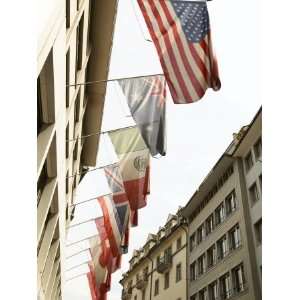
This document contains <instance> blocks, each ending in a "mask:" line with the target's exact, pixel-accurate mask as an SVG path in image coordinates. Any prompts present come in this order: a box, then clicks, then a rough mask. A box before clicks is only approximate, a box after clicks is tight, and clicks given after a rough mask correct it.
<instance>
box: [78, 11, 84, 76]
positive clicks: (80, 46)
mask: <svg viewBox="0 0 300 300" xmlns="http://www.w3.org/2000/svg"><path fill="white" fill-rule="evenodd" d="M83 24H84V14H83V15H82V17H81V19H80V21H79V25H78V27H77V41H76V71H79V70H81V68H82V50H83V48H82V46H83V45H82V44H83Z"/></svg>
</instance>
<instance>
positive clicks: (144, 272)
mask: <svg viewBox="0 0 300 300" xmlns="http://www.w3.org/2000/svg"><path fill="white" fill-rule="evenodd" d="M143 276H144V278H147V276H148V267H146V268H144V270H143Z"/></svg>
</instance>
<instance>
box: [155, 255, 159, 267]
mask: <svg viewBox="0 0 300 300" xmlns="http://www.w3.org/2000/svg"><path fill="white" fill-rule="evenodd" d="M159 261H160V256H159V255H158V256H157V257H156V267H157V266H158V265H159Z"/></svg>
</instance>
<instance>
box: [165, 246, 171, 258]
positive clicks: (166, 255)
mask: <svg viewBox="0 0 300 300" xmlns="http://www.w3.org/2000/svg"><path fill="white" fill-rule="evenodd" d="M171 256H172V247H171V246H170V247H168V248H167V249H166V250H165V252H164V259H165V262H169V261H170V258H171Z"/></svg>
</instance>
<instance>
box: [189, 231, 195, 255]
mask: <svg viewBox="0 0 300 300" xmlns="http://www.w3.org/2000/svg"><path fill="white" fill-rule="evenodd" d="M194 248H195V233H193V234H192V235H191V237H190V252H191V251H192V250H193V249H194Z"/></svg>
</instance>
